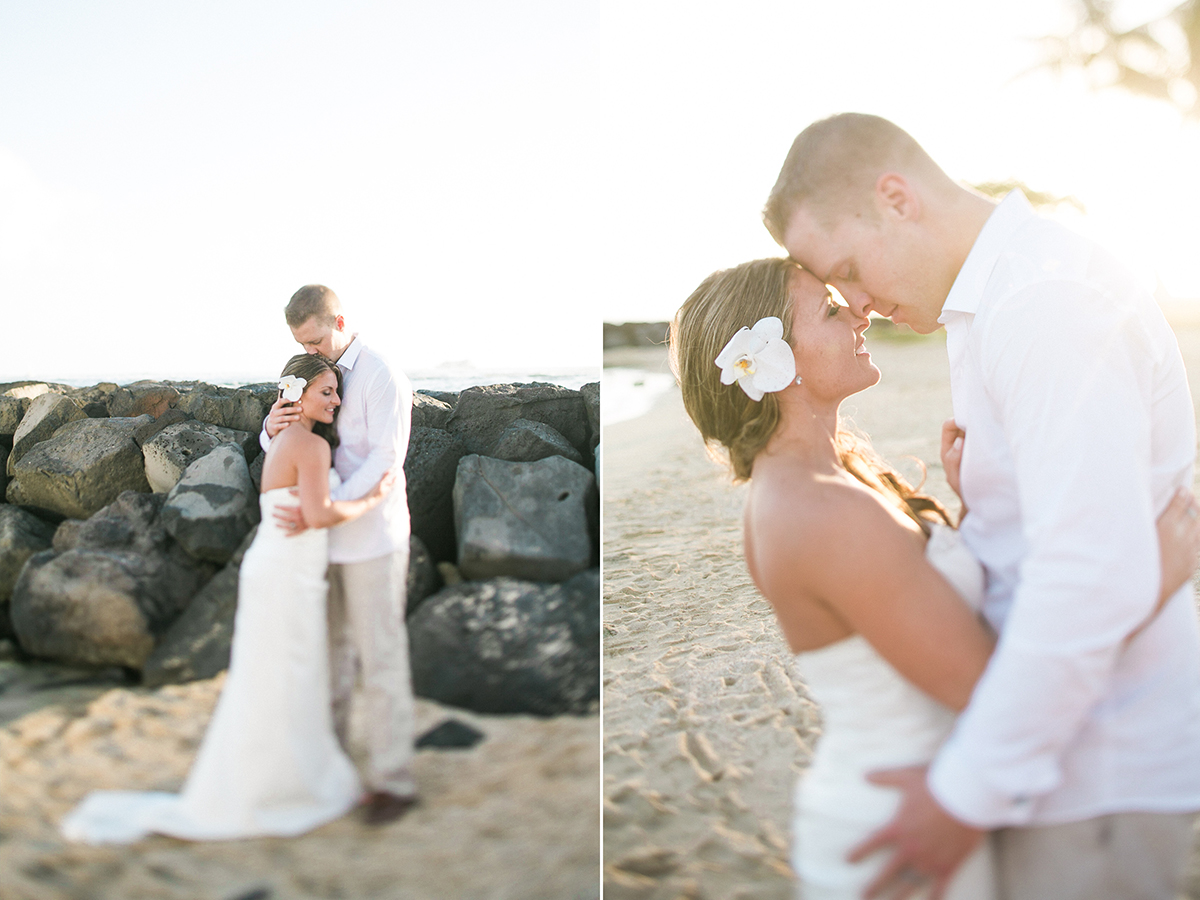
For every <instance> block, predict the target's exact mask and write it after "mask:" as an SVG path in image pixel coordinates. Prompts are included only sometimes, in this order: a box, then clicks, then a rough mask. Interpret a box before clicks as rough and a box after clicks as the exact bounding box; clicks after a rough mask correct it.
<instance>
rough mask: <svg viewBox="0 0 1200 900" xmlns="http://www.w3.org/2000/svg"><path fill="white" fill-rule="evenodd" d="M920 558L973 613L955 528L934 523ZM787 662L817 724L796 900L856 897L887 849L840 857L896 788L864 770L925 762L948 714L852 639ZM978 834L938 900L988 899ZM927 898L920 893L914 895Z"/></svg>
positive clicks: (881, 816)
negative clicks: (813, 706)
mask: <svg viewBox="0 0 1200 900" xmlns="http://www.w3.org/2000/svg"><path fill="white" fill-rule="evenodd" d="M925 555H926V557H927V558H928V560H929V561H930V563H932V564H933V566H934V567H935V568H936V569H937V570H938V571H939V572H941V573H942V575H944V576H945V577H946V580H947V581H949V582H950V584H951V585H953V586H954V588H955V589H956V590H957V591H958V592H959V594H961V595H962V596H963V598H964V599H965V600H966V602H967V603H969V604H970V605H971V606H972V608H974V609H976V610H978V609H979V607H980V604H981V603H982V601H983V590H984V582H983V570H982V567H981V566H980V565H979V562H978V560H976V559H975V557H974V556H972V555H971V552H970V551H969V550H968V549H967V548H966V546H965V545H964V544H963V543H962V540H961V539H960V538H959V535H958V532H957V531H955V530H954V529H952V528H948V527H946V526H944V525H936V524H935V525H934V526H933V532H932V534H931V535H930V538H929V541H928V543H927V544H926V550H925ZM796 666H797V669H798V671H799V674H800V676H801V678H802V679H803V681H804V683H805V684H806V685H807V686H808V688H809V691H810V693H811V696H812V698H813V699H814V700H815V701H816V702H817V703H818V704H819V705H820V707H821V711H822V715H823V719H824V729H823V732H822V735H821V738H820V741H819V742H818V744H817V749H816V752H815V753H814V755H813V759H812V765H810V766H809V768H808V770H807V771H806V772H805V773H804V774H803V775H802V776H801V777H800V780H799V781H798V782H797V784H796V791H795V797H794V806H793V809H794V813H793V822H792V868H793V869H794V870H795V872H796V875H797V877H798V879H799V887H798V896H799V897H802V898H804V900H858V898H860V897H861V896H862V892H863V889H864V888H865V887H866V886H867V885H868V884H870V883H871V881H872V880H873V879H874V878H875V876H876V875H878V874H879V872H880V870H881V869H882V867H883V865H884V863H885V862H886V861H887V859H888V857H889V854H890V851H887V850H884V851H880V852H879V853H876V854H873V855H872V856H871V857H868V858H867V859H866V860H864V861H863V862H861V863H858V864H857V865H851V864H850V863H848V862H846V853H847V852H848V851H849V850H850V849H851V848H852V847H854V846H855V845H856V844H859V843H861V842H862V841H863V840H864V839H865V838H866V837H867V836H869V835H870V834H871V833H872V832H874V831H876V830H877V829H878V828H880V827H881V826H882V825H884V824H886V823H887V822H888V821H889V820H890V819H891V818H892V816H893V815H894V814H895V812H896V809H897V807H898V805H899V801H900V792H899V791H898V790H895V789H893V788H885V787H877V786H875V785H873V784H871V783H870V782H868V781H867V778H866V776H867V773H868V772H872V771H875V770H878V769H892V768H897V767H901V766H911V765H922V764H925V763H928V762H930V761H931V760H932V759H933V757H934V754H935V753H936V752H937V749H938V747H939V746H940V745H941V744H942V742H943V741H944V740H945V739H946V738H947V736H949V734H950V730H951V728H952V727H953V725H954V713H953V712H952V711H951V710H950V709H948V708H946V707H945V706H942V705H941V704H939V703H938V702H937V701H935V700H933V699H932V698H930V697H928V696H927V695H926V694H923V693H922V692H921V691H919V690H918V689H917V688H915V687H913V685H912V684H910V683H909V682H908V681H906V680H905V679H904V677H903V676H902V675H900V673H899V672H897V671H896V670H895V669H893V668H892V667H891V666H890V665H889V664H888V663H887V662H885V661H884V659H883V657H881V656H880V655H879V654H878V653H876V652H875V650H874V648H872V647H871V645H870V644H868V643H867V641H866V640H865V639H864V638H863V637H862V636H861V635H857V634H856V635H851V636H850V637H848V638H845V639H843V640H840V641H837V642H836V643H833V644H830V645H828V646H825V647H821V648H820V649H818V650H812V651H808V652H805V653H798V654H796ZM990 853H991V851H990V844H989V843H988V842H987V841H986V840H985V841H984V842H983V844H982V845H981V846H980V847H979V849H978V850H976V851H975V852H974V853H973V854H972V855H971V856H970V857H969V858H968V859H967V861H966V862H965V863H964V864H963V866H962V867H961V868H960V869H959V870H958V872H957V874H956V875H955V878H954V881H953V882H952V884H951V887H950V888H949V890H948V892H947V894H946V900H994V898H995V896H996V889H995V884H994V876H993V870H992V859H991V855H990ZM917 896H918V897H920V898H926V897H928V890H926V891H923V892H921V893H919V894H918V895H917Z"/></svg>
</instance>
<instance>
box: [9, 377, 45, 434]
mask: <svg viewBox="0 0 1200 900" xmlns="http://www.w3.org/2000/svg"><path fill="white" fill-rule="evenodd" d="M50 390H53V388H51V386H50V385H48V384H46V382H44V381H6V382H4V383H3V384H0V437H8V438H11V437H12V436H13V435H14V434H16V431H17V426H18V425H20V424H21V419H23V418H24V417H25V413H26V412H28V411H29V404H30V403H32V402H33V401H34V399H35V398H37V397H40V396H41V395H42V394H44V393H46V392H47V391H50ZM9 446H12V444H11V441H10V443H9Z"/></svg>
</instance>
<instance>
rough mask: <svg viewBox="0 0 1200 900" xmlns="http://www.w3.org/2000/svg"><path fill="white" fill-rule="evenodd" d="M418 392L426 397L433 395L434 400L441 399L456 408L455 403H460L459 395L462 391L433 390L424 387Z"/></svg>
mask: <svg viewBox="0 0 1200 900" xmlns="http://www.w3.org/2000/svg"><path fill="white" fill-rule="evenodd" d="M416 393H418V394H421V395H422V396H425V397H432V398H433V399H434V400H439V401H441V402H442V403H445V404H446V405H447V406H448V407H450V408H451V409H454V406H455V404H456V403H458V395H459V393H461V392H460V391H431V390H428V389H426V388H422V389H421V390H419V391H417V392H416Z"/></svg>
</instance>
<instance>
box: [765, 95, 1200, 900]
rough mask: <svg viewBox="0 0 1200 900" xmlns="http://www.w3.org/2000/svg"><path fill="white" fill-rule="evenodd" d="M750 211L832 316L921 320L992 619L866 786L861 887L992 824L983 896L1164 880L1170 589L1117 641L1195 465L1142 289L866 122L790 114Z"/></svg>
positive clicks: (1047, 226)
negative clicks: (804, 124) (929, 719)
mask: <svg viewBox="0 0 1200 900" xmlns="http://www.w3.org/2000/svg"><path fill="white" fill-rule="evenodd" d="M764 219H765V221H766V225H767V228H768V229H769V230H770V231H771V234H772V236H774V238H775V240H776V241H778V242H779V243H780V244H781V245H782V246H783V247H785V248H786V249H787V251H788V253H789V254H790V255H791V256H792V258H793V259H795V260H796V261H798V262H799V263H801V264H802V265H803V266H804V267H805V268H806V269H808V270H809V271H810V272H812V273H813V274H815V275H816V276H817V277H818V278H821V279H823V280H824V281H826V282H827V283H828V284H830V285H832V286H833V287H835V288H836V289H837V290H838V291H839V293H841V295H842V296H843V297H844V298H845V300H846V302H847V303H848V304H849V305H850V308H851V309H852V310H853V311H854V312H855V314H857V315H866V314H867V313H868V312H870V311H874V312H876V313H879V314H881V315H884V316H887V317H889V318H891V319H892V321H894V322H903V323H905V324H907V325H909V326H911V327H912V328H913V329H914V330H915V331H918V332H921V333H929V332H932V331H935V330H936V329H938V328H940V327H943V326H944V327H945V328H946V347H947V351H948V353H949V357H950V382H951V385H950V386H951V394H952V398H953V405H954V418H955V420H956V422H957V424H958V427H959V428H961V429H963V431H964V432H965V434H966V440H965V443H964V450H963V457H962V466H961V474H960V483H961V489H962V495H963V501H964V503H965V505H966V507H968V508H969V510H970V512H969V514H968V515H967V516H966V517H965V518H964V520H963V522H962V526H961V531H962V534H963V538H964V540H965V541H966V542H967V544H968V546H969V547H970V548H971V550H972V551H973V552H974V553H975V554H976V556H978V557H979V559H980V560H981V561H982V562H983V564H984V566H985V568H986V570H987V582H988V591H987V600H986V603H985V607H984V613H985V615H986V616H987V618H988V619H989V621H990V622H991V624H992V625H993V626H994V627H995V628H996V630H997V632H998V633H999V635H1000V639H999V643H998V645H997V648H996V651H995V654H994V656H993V657H992V660H991V662H990V664H989V666H988V668H987V670H986V672H985V673H984V675H983V677H982V678H981V679H980V682H979V684H978V686H977V687H976V689H975V692H974V695H973V696H972V699H971V702H970V705H969V706H968V707H967V709H966V710H965V711H964V712H963V714H962V716H961V717H960V719H959V721H958V725H957V727H956V729H955V731H954V733H953V735H952V736H951V737H950V739H949V740H948V741H947V742H946V744H945V745H944V746H943V747H942V748H941V750H940V752H939V753H938V755H937V757H936V758H935V760H934V761H933V763H932V764H931V765H930V766H929V767H928V771H926V769H925V767H921V768H916V769H906V770H897V771H893V772H889V773H881V774H880V775H879V776H878V777H877V778H876V779H874V780H876V781H877V783H879V784H885V785H890V786H893V787H896V788H898V789H899V790H900V791H902V792H903V799H902V802H901V805H900V808H899V811H898V812H897V814H896V816H895V818H894V819H893V820H892V822H891V823H890V824H889V825H888V826H887V827H885V828H884V829H882V830H881V831H880V832H878V833H877V834H876V836H875V837H874V838H872V839H871V840H869V841H867V842H866V843H864V844H863V845H862V846H861V847H860V848H859V851H858V855H859V856H865V855H867V854H869V853H870V852H873V851H874V850H877V849H880V848H885V847H891V848H893V851H894V852H893V855H892V857H891V859H890V861H889V862H888V864H887V865H886V866H885V868H884V870H883V873H882V875H881V876H880V879H879V881H878V882H877V883H876V885H875V887H877V888H878V887H882V886H884V885H887V886H888V887H889V888H894V889H900V890H901V896H907V893H906V892H911V891H913V890H915V889H916V888H917V887H920V886H921V885H923V884H927V883H929V882H930V881H932V882H933V883H934V885H935V886H937V885H944V884H945V882H946V881H947V880H948V878H949V876H950V874H951V873H952V872H953V870H954V869H955V867H957V866H958V864H959V863H960V862H961V861H962V860H963V859H964V858H965V856H966V855H967V854H968V852H969V851H970V850H971V849H973V848H974V846H975V845H976V844H977V843H978V842H979V841H980V840H981V839H982V837H983V835H984V833H985V830H988V829H998V830H997V831H996V832H995V836H994V847H995V849H996V852H997V863H998V878H999V882H1000V889H1001V896H1002V897H1006V898H1011V900H1018V898H1020V900H1025V898H1029V900H1033V898H1055V900H1072V898H1079V900H1083V898H1089V900H1095V898H1109V897H1111V898H1114V900H1116V898H1127V897H1147V898H1150V897H1153V898H1159V897H1161V898H1164V900H1170V898H1174V897H1175V896H1176V892H1177V890H1178V885H1179V879H1180V877H1181V870H1182V867H1183V863H1184V861H1185V857H1186V854H1187V851H1188V849H1189V847H1190V845H1191V835H1192V831H1191V823H1192V820H1193V814H1194V812H1195V811H1196V810H1198V809H1200V630H1198V628H1197V621H1196V613H1195V609H1194V608H1193V599H1192V591H1191V589H1190V587H1189V588H1185V589H1183V590H1181V591H1180V592H1179V593H1178V594H1176V596H1175V597H1174V598H1172V600H1171V602H1170V603H1168V604H1167V606H1166V607H1165V608H1164V609H1163V611H1162V612H1161V613H1160V614H1159V615H1158V616H1157V617H1156V618H1155V619H1154V620H1153V622H1151V623H1150V625H1149V626H1148V627H1147V628H1146V629H1145V631H1143V632H1141V633H1140V634H1138V635H1137V637H1135V638H1134V639H1133V640H1132V641H1128V642H1127V641H1126V638H1127V636H1128V635H1130V634H1131V633H1132V632H1133V631H1134V630H1135V629H1136V628H1137V626H1138V624H1139V623H1140V622H1142V620H1143V619H1144V618H1145V617H1146V616H1147V615H1148V614H1149V613H1150V612H1151V610H1153V608H1154V605H1155V593H1156V592H1157V591H1158V586H1159V557H1158V544H1157V539H1156V532H1155V517H1156V515H1157V514H1158V513H1159V512H1160V511H1161V510H1162V509H1163V508H1164V507H1165V506H1166V504H1167V502H1168V500H1169V498H1170V496H1171V493H1172V492H1173V491H1174V490H1175V489H1176V488H1177V487H1179V486H1185V487H1189V488H1190V487H1191V482H1192V471H1193V464H1194V458H1195V440H1196V436H1195V421H1194V413H1193V408H1192V401H1191V396H1190V394H1189V391H1188V385H1187V381H1186V377H1185V373H1184V369H1183V363H1182V360H1181V358H1180V355H1179V350H1178V346H1177V344H1176V341H1175V338H1174V335H1173V334H1172V332H1171V330H1170V328H1169V327H1168V326H1167V324H1166V322H1165V321H1164V319H1163V317H1162V314H1161V313H1160V311H1159V310H1158V308H1157V306H1156V304H1155V303H1154V301H1153V299H1152V298H1151V297H1150V296H1149V295H1148V294H1147V293H1146V292H1145V291H1143V290H1142V289H1141V288H1139V287H1138V286H1137V285H1136V283H1135V282H1134V279H1133V278H1131V276H1130V275H1129V274H1128V273H1127V272H1125V271H1124V270H1123V269H1122V268H1121V267H1120V266H1119V265H1117V264H1116V263H1115V262H1114V261H1113V260H1112V258H1111V257H1110V256H1108V255H1107V254H1106V253H1104V252H1103V251H1102V250H1100V249H1099V248H1097V247H1095V246H1093V245H1092V244H1090V243H1088V242H1087V241H1085V240H1084V239H1082V238H1080V237H1078V236H1076V235H1074V234H1073V233H1071V232H1069V231H1067V230H1066V229H1064V228H1062V227H1060V226H1058V225H1056V224H1054V223H1052V222H1050V221H1047V220H1044V219H1041V218H1039V217H1038V216H1037V215H1035V214H1034V212H1033V210H1032V209H1031V207H1030V205H1029V203H1028V202H1027V201H1026V199H1025V197H1024V196H1023V195H1022V194H1021V193H1020V192H1013V193H1012V194H1009V195H1008V196H1007V197H1006V198H1005V199H1004V200H1003V201H1002V202H1001V203H1000V204H998V205H996V204H993V203H992V202H991V201H989V200H986V199H984V198H982V197H980V196H978V195H976V194H974V193H972V192H970V191H968V190H966V189H965V188H963V187H961V186H959V185H958V184H956V183H955V182H953V181H951V179H950V178H949V177H948V176H947V175H946V174H945V173H944V172H943V171H942V170H941V169H940V168H939V167H938V166H937V165H936V164H935V163H934V162H933V160H932V159H930V157H929V156H928V155H927V154H926V153H925V152H924V150H922V149H921V147H920V146H918V145H917V143H916V142H915V141H914V140H913V139H912V138H911V137H910V136H909V135H908V134H906V133H905V132H904V131H902V130H900V129H899V128H897V127H896V126H895V125H893V124H892V123H890V122H888V121H886V120H884V119H881V118H878V117H876V116H867V115H859V114H845V115H838V116H833V117H832V118H829V119H825V120H823V121H820V122H817V123H815V124H813V125H811V126H809V127H808V128H807V129H806V130H805V131H804V132H802V133H801V134H800V136H799V137H797V138H796V141H795V143H794V144H793V145H792V149H791V152H790V153H789V154H788V157H787V160H786V161H785V162H784V165H783V170H782V171H781V173H780V175H779V180H778V181H777V183H776V184H775V187H774V189H773V190H772V192H771V196H770V198H769V199H768V201H767V205H766V209H765V210H764ZM889 896H890V895H889Z"/></svg>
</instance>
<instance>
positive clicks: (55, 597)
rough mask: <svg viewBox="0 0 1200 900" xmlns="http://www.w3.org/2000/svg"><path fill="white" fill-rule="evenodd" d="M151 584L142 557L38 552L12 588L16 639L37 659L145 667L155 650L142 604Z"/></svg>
mask: <svg viewBox="0 0 1200 900" xmlns="http://www.w3.org/2000/svg"><path fill="white" fill-rule="evenodd" d="M151 578H152V576H151V572H150V566H149V564H148V562H147V560H146V558H145V557H143V556H139V555H137V554H136V553H122V552H119V551H93V550H69V551H67V552H66V553H63V554H61V555H55V553H54V551H53V550H46V551H43V552H42V553H37V554H34V555H33V556H31V557H30V558H29V561H28V562H27V563H26V564H25V568H24V569H22V571H21V575H20V577H19V578H18V579H17V583H16V586H15V587H14V589H13V597H12V613H11V615H12V624H13V628H14V630H15V631H16V634H17V640H18V642H19V643H20V645H21V648H22V649H23V650H24V651H25V652H26V653H29V654H31V655H33V656H41V657H45V658H48V659H56V660H59V661H62V662H71V663H77V664H84V665H118V666H129V667H130V668H135V669H136V668H139V667H140V666H141V664H142V661H143V660H145V658H146V656H147V655H149V653H150V650H151V649H152V648H153V646H154V634H153V629H152V625H151V622H150V620H149V619H148V618H147V616H146V614H145V613H144V612H143V610H142V608H141V605H140V604H139V602H138V600H139V598H140V595H141V594H142V592H143V591H144V586H145V584H146V583H147V582H148V581H150V580H151Z"/></svg>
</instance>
